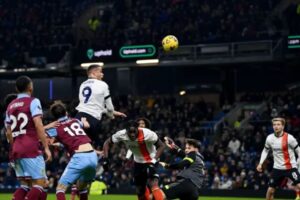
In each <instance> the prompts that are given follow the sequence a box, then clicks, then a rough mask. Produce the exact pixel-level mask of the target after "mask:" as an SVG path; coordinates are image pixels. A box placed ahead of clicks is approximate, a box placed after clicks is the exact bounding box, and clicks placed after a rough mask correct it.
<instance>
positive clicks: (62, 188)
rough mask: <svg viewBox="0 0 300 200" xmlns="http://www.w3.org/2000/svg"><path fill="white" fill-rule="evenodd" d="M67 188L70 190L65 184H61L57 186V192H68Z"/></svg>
mask: <svg viewBox="0 0 300 200" xmlns="http://www.w3.org/2000/svg"><path fill="white" fill-rule="evenodd" d="M67 188H68V186H65V185H63V184H61V183H58V185H57V186H56V191H59V190H60V191H61V190H63V191H66V190H67Z"/></svg>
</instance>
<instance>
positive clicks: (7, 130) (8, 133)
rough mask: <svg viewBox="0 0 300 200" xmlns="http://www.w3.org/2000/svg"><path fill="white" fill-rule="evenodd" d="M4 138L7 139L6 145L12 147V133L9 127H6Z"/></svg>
mask: <svg viewBox="0 0 300 200" xmlns="http://www.w3.org/2000/svg"><path fill="white" fill-rule="evenodd" d="M6 138H7V141H8V143H9V144H10V145H12V144H13V136H12V131H11V128H10V126H7V127H6Z"/></svg>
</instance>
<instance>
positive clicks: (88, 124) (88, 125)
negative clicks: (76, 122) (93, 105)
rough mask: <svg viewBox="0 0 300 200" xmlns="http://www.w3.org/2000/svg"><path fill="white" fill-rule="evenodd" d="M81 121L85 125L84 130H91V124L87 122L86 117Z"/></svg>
mask: <svg viewBox="0 0 300 200" xmlns="http://www.w3.org/2000/svg"><path fill="white" fill-rule="evenodd" d="M80 121H81V122H82V124H83V128H86V129H88V128H90V123H89V122H88V121H87V119H86V117H81V119H80Z"/></svg>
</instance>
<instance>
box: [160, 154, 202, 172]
mask: <svg viewBox="0 0 300 200" xmlns="http://www.w3.org/2000/svg"><path fill="white" fill-rule="evenodd" d="M195 160H196V152H190V153H189V154H187V155H186V157H185V158H183V159H182V160H181V161H180V162H176V163H171V164H168V163H164V162H160V164H161V166H163V167H164V168H167V169H183V168H185V167H189V166H190V165H191V164H193V163H194V161H195Z"/></svg>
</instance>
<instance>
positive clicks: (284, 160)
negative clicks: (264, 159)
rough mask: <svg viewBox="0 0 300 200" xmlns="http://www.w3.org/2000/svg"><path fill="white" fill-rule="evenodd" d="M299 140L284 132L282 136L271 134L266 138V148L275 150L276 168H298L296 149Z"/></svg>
mask: <svg viewBox="0 0 300 200" xmlns="http://www.w3.org/2000/svg"><path fill="white" fill-rule="evenodd" d="M297 147H298V142H297V140H296V139H295V138H294V137H293V136H292V135H290V134H288V133H286V132H284V133H283V135H282V136H281V137H277V136H275V134H274V133H273V134H270V135H269V136H268V137H267V139H266V144H265V148H266V149H268V150H272V151H273V158H274V165H273V167H274V169H280V170H287V169H292V168H297V162H296V157H295V149H296V148H297Z"/></svg>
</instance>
